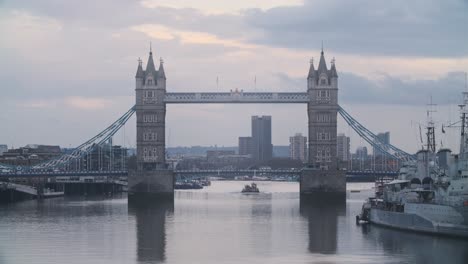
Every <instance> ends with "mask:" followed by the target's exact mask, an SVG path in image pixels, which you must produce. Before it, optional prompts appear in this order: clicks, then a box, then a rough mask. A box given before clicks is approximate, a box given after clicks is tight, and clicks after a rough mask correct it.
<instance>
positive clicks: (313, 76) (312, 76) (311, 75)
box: [307, 58, 315, 79]
mask: <svg viewBox="0 0 468 264" xmlns="http://www.w3.org/2000/svg"><path fill="white" fill-rule="evenodd" d="M313 78H315V68H314V59H313V58H312V59H310V68H309V75H308V76H307V79H313Z"/></svg>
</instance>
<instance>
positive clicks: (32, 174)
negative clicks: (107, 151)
mask: <svg viewBox="0 0 468 264" xmlns="http://www.w3.org/2000/svg"><path fill="white" fill-rule="evenodd" d="M301 171H302V170H300V169H276V170H252V169H250V170H175V171H174V173H175V174H176V175H206V176H210V175H216V176H218V175H223V176H224V175H291V176H299V175H300V174H301ZM397 175H398V172H397V171H369V170H367V171H347V172H346V176H347V177H353V176H354V177H356V176H391V177H395V176H397ZM127 176H128V171H54V172H46V171H17V172H8V173H5V172H2V173H0V179H1V178H51V177H127Z"/></svg>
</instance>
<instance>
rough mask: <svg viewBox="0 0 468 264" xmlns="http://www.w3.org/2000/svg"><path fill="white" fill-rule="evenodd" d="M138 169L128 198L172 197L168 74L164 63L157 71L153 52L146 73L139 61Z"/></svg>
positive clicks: (133, 175) (137, 110)
mask: <svg viewBox="0 0 468 264" xmlns="http://www.w3.org/2000/svg"><path fill="white" fill-rule="evenodd" d="M135 80H136V82H135V99H136V104H135V113H136V119H137V120H136V123H137V133H136V134H137V136H136V137H137V138H136V142H137V149H136V152H137V166H136V170H134V171H130V172H129V179H128V187H129V190H128V193H129V197H132V196H141V195H161V194H165V195H173V193H174V175H173V171H172V170H169V169H167V166H166V153H165V152H166V151H165V150H166V146H165V141H166V140H165V138H166V136H165V120H166V103H165V102H164V98H165V96H166V74H165V72H164V65H163V61H162V59H161V60H160V64H159V69H158V70H156V68H155V66H154V61H153V52H152V50H151V49H150V53H149V57H148V62H147V65H146V69H145V70H143V67H142V61H141V60H138V68H137V72H136V76H135Z"/></svg>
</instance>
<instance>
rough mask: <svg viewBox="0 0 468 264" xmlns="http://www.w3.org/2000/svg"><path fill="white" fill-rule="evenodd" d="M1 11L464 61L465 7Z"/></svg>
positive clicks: (398, 2) (15, 5)
mask: <svg viewBox="0 0 468 264" xmlns="http://www.w3.org/2000/svg"><path fill="white" fill-rule="evenodd" d="M3 7H4V8H12V9H20V10H21V9H24V10H28V11H30V12H33V14H36V15H45V16H48V17H52V18H55V19H58V20H60V21H62V22H63V23H64V24H65V26H66V27H69V26H77V25H80V26H83V27H86V26H88V27H92V28H103V27H104V28H108V29H121V28H126V27H129V26H133V25H138V24H151V23H154V24H161V25H166V26H170V27H171V28H176V29H180V30H190V31H201V32H208V33H211V34H215V35H217V36H218V37H223V38H242V39H245V40H247V41H249V42H251V43H257V44H263V45H269V46H278V47H286V48H294V49H313V48H315V49H317V48H319V46H320V42H321V40H324V42H325V46H326V49H327V50H333V51H335V52H342V53H357V54H372V55H387V56H429V57H458V56H467V55H468V29H467V25H468V16H467V15H466V14H467V13H468V1H467V0H447V1H437V0H415V1H405V0H395V1H384V0H377V1H371V0H355V1H338V0H330V1H316V0H305V3H304V5H303V6H285V7H277V8H272V9H269V10H266V11H262V10H260V9H246V10H244V11H243V13H242V14H241V15H230V14H218V15H207V14H204V13H202V12H200V11H199V10H196V9H190V8H184V9H174V8H165V7H159V8H153V9H150V8H144V7H143V6H141V4H140V3H139V2H138V1H130V0H102V1H92V0H85V1H56V0H45V1H27V0H15V1H11V0H10V1H8V0H7V1H5V3H4V5H3Z"/></svg>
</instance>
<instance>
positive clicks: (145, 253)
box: [128, 200, 174, 262]
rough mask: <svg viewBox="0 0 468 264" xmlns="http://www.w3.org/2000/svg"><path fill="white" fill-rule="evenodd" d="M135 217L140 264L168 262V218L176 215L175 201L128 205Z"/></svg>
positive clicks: (132, 203) (139, 202)
mask: <svg viewBox="0 0 468 264" xmlns="http://www.w3.org/2000/svg"><path fill="white" fill-rule="evenodd" d="M128 212H129V214H131V215H134V216H135V222H136V236H137V259H138V261H140V262H154V261H156V262H164V261H165V260H166V230H165V229H166V217H168V216H170V215H173V214H174V201H173V200H172V201H171V200H161V201H154V200H152V201H138V202H131V203H129V204H128Z"/></svg>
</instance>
